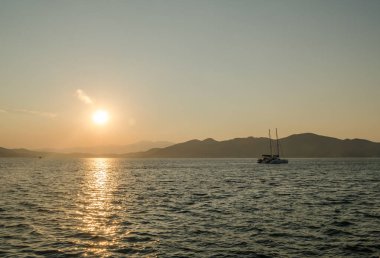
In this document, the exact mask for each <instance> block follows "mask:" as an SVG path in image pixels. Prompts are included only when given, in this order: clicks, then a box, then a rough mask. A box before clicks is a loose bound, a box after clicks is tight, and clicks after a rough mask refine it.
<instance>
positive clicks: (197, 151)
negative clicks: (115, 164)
mask: <svg viewBox="0 0 380 258" xmlns="http://www.w3.org/2000/svg"><path fill="white" fill-rule="evenodd" d="M279 142H280V146H281V152H280V154H281V156H284V157H289V158H293V157H299V158H316V157H380V143H376V142H371V141H367V140H362V139H352V140H351V139H345V140H340V139H337V138H332V137H327V136H321V135H316V134H313V133H303V134H295V135H291V136H288V137H285V138H282V139H280V140H279ZM273 146H275V141H273ZM268 153H269V140H268V138H264V137H261V138H254V137H247V138H235V139H231V140H226V141H216V140H214V139H211V138H208V139H205V140H203V141H201V140H191V141H187V142H183V143H179V144H174V145H171V146H168V147H164V148H153V149H150V150H148V151H143V152H133V153H126V154H117V153H114V154H113V153H88V152H87V153H81V152H75V153H54V152H36V151H30V150H26V149H5V148H1V147H0V157H39V156H42V157H49V156H50V157H132V158H257V157H260V156H261V154H268Z"/></svg>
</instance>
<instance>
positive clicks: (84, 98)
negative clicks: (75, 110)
mask: <svg viewBox="0 0 380 258" xmlns="http://www.w3.org/2000/svg"><path fill="white" fill-rule="evenodd" d="M76 95H77V97H78V99H79V100H80V101H82V102H83V103H85V104H93V103H94V101H93V100H92V99H91V98H90V96H88V95H87V94H86V93H85V92H84V91H83V90H81V89H77V90H76Z"/></svg>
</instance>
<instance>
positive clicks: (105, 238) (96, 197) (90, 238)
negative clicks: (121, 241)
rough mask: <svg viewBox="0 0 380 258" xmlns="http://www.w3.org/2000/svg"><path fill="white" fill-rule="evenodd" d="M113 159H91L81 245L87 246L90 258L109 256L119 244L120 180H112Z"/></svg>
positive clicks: (82, 198)
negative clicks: (115, 203) (117, 201)
mask: <svg viewBox="0 0 380 258" xmlns="http://www.w3.org/2000/svg"><path fill="white" fill-rule="evenodd" d="M111 167H112V160H110V159H106V158H96V159H89V160H88V163H87V164H86V168H85V176H84V182H83V190H82V192H83V195H81V196H80V197H79V200H78V201H79V203H81V209H80V211H79V213H80V215H81V216H80V225H79V227H78V231H79V232H81V234H82V237H81V240H80V243H79V244H80V245H84V246H86V255H88V256H91V255H97V256H98V255H99V256H102V255H105V254H106V252H107V249H108V248H109V247H110V246H112V245H114V244H115V241H116V239H117V232H118V223H117V221H116V218H117V214H116V211H117V207H114V206H113V204H112V200H113V193H112V191H113V189H114V188H115V187H116V183H117V182H116V180H115V179H114V178H113V177H112V175H111V174H112V170H111Z"/></svg>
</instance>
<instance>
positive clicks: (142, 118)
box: [0, 0, 380, 147]
mask: <svg viewBox="0 0 380 258" xmlns="http://www.w3.org/2000/svg"><path fill="white" fill-rule="evenodd" d="M379 14H380V1H378V0H373V1H371V0H362V1H357V0H353V1H349V0H341V1H334V0H320V1H318V0H313V1H308V0H298V1H291V0H278V1H274V0H263V1H254V0H249V1H238V0H229V1H222V0H216V1H207V0H200V1H196V0H191V1H179V0H173V1H169V0H168V1H158V0H155V1H141V0H138V1H115V0H112V1H94V0H91V1H90V0H89V1H78V0H75V1H68V0H65V1H52V0H47V1H32V0H26V1H14V0H9V1H5V0H1V1H0V146H3V147H69V146H91V145H98V144H127V143H132V142H136V141H139V140H169V141H175V142H179V141H184V140H189V139H193V138H200V139H202V138H207V137H213V138H215V139H218V140H222V139H228V138H234V137H247V136H266V133H267V129H268V128H275V127H278V128H279V130H280V134H281V136H287V135H289V134H293V133H302V132H315V133H318V134H323V135H328V136H333V137H338V138H367V139H370V140H374V141H378V142H380V115H379V114H380V113H379V112H380V15H379ZM78 90H81V91H80V93H81V94H82V95H81V94H79V95H81V96H79V95H78V92H79V91H78ZM79 97H81V98H79ZM85 97H88V98H89V99H90V100H91V101H90V102H91V103H86V101H84V98H85ZM98 107H102V108H104V109H106V110H108V112H109V114H110V116H111V117H110V120H109V123H108V124H107V125H105V126H97V125H94V124H93V123H92V122H91V114H92V112H93V111H94V110H95V109H97V108H98Z"/></svg>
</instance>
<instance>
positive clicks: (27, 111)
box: [0, 108, 57, 118]
mask: <svg viewBox="0 0 380 258" xmlns="http://www.w3.org/2000/svg"><path fill="white" fill-rule="evenodd" d="M0 113H11V114H12V113H19V114H28V115H34V116H43V117H48V118H54V117H56V116H57V114H55V113H51V112H44V111H37V110H30V109H22V108H21V109H19V108H6V109H0Z"/></svg>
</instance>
